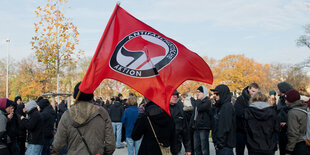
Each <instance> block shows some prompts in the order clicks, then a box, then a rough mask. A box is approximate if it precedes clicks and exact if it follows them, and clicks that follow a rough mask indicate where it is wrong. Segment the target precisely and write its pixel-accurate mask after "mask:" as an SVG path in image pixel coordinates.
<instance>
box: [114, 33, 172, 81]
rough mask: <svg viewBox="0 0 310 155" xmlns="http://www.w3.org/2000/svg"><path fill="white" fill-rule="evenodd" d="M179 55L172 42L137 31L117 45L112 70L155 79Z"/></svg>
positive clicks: (157, 35)
mask: <svg viewBox="0 0 310 155" xmlns="http://www.w3.org/2000/svg"><path fill="white" fill-rule="evenodd" d="M177 54H178V48H177V46H176V45H175V44H174V43H173V42H171V41H170V40H168V39H166V38H164V37H162V36H160V35H159V34H156V33H154V32H150V31H136V32H133V33H131V34H129V35H127V36H126V37H124V38H123V39H122V40H121V41H120V42H119V43H118V44H117V45H116V47H115V50H114V52H113V54H112V57H111V59H110V68H111V69H113V70H114V71H116V72H119V73H121V74H124V75H127V76H131V77H137V78H148V77H153V76H156V75H157V74H158V72H159V71H160V70H161V69H163V68H164V67H166V66H167V65H169V63H170V62H171V61H173V59H174V58H175V57H176V56H177Z"/></svg>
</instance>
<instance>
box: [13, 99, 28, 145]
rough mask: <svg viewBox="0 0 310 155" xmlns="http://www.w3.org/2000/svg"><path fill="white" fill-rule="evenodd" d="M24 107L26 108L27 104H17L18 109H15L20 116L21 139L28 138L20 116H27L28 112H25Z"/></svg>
mask: <svg viewBox="0 0 310 155" xmlns="http://www.w3.org/2000/svg"><path fill="white" fill-rule="evenodd" d="M24 108H25V104H24V103H21V104H19V105H17V108H16V111H15V112H16V115H17V117H18V137H19V139H22V140H26V128H25V127H24V126H23V125H22V122H21V120H20V119H19V118H20V117H21V116H24V117H26V114H25V113H24V112H23V109H24Z"/></svg>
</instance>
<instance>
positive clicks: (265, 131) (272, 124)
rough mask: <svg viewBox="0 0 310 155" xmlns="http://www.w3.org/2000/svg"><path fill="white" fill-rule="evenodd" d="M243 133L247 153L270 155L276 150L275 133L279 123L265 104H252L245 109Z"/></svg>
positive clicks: (273, 111) (270, 108) (272, 110)
mask: <svg viewBox="0 0 310 155" xmlns="http://www.w3.org/2000/svg"><path fill="white" fill-rule="evenodd" d="M244 119H245V131H246V137H247V146H248V150H249V152H255V153H272V152H274V151H276V150H277V141H276V136H275V135H276V133H277V132H279V131H280V123H279V121H278V119H277V114H276V111H275V110H274V109H273V108H272V107H271V106H270V105H269V104H268V103H267V102H253V103H251V104H250V105H249V108H247V109H245V112H244Z"/></svg>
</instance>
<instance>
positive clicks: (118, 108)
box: [109, 101, 124, 122]
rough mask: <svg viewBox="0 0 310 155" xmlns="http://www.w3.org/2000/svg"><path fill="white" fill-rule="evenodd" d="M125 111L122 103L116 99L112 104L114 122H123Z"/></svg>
mask: <svg viewBox="0 0 310 155" xmlns="http://www.w3.org/2000/svg"><path fill="white" fill-rule="evenodd" d="M123 113H124V108H123V105H122V103H120V102H118V101H115V102H114V104H112V105H111V106H110V113H109V115H110V117H111V121H112V122H122V116H123Z"/></svg>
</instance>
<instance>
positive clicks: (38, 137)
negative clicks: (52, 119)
mask: <svg viewBox="0 0 310 155" xmlns="http://www.w3.org/2000/svg"><path fill="white" fill-rule="evenodd" d="M24 112H26V113H27V114H28V116H29V119H27V118H25V117H24V116H21V117H20V119H21V121H22V124H23V126H25V128H26V129H27V130H28V134H29V135H28V146H27V151H26V153H25V154H26V155H41V153H42V150H43V144H44V134H43V128H42V126H43V120H42V118H41V115H40V112H39V111H38V109H37V103H36V102H35V101H29V102H27V103H26V105H25V108H24Z"/></svg>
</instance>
